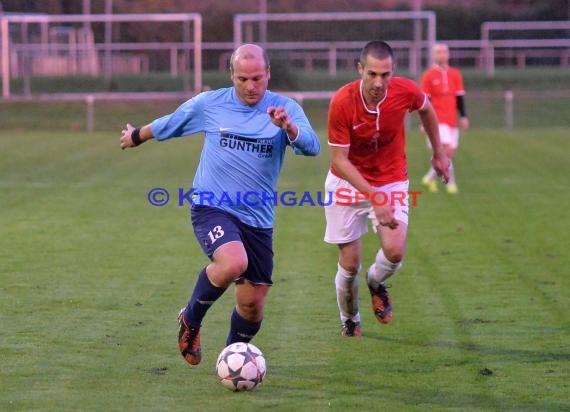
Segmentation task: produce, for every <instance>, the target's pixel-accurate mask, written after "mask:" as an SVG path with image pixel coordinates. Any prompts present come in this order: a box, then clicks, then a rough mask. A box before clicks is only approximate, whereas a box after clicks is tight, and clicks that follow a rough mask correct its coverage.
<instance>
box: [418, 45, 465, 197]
mask: <svg viewBox="0 0 570 412" xmlns="http://www.w3.org/2000/svg"><path fill="white" fill-rule="evenodd" d="M432 56H433V62H434V64H433V66H432V67H431V68H429V69H428V70H426V71H425V73H424V74H423V76H422V81H421V87H422V90H423V91H424V92H425V93H426V94H427V95H428V96H429V99H430V101H431V104H432V105H433V108H434V109H435V112H436V113H437V120H438V122H439V136H440V139H441V143H442V145H443V149H444V150H445V154H446V155H447V157H449V159H450V161H451V159H453V156H454V155H455V151H456V150H457V147H458V146H459V128H458V127H457V126H458V124H457V123H458V122H457V112H459V115H460V117H459V126H461V128H462V129H468V128H469V119H468V118H467V113H466V112H465V101H464V96H465V88H464V87H463V77H462V76H461V72H460V71H459V70H457V69H455V68H453V67H450V66H449V48H448V47H447V44H444V43H437V44H435V45H434V46H433V48H432ZM422 183H423V184H424V185H425V186H427V188H428V189H429V191H430V192H437V181H436V172H435V170H434V168H433V167H430V169H429V170H428V172H427V174H426V175H425V176H424V177H423V179H422ZM446 189H447V192H448V193H457V191H458V189H457V183H456V182H455V171H454V169H453V163H451V165H450V167H449V181H448V182H447V185H446Z"/></svg>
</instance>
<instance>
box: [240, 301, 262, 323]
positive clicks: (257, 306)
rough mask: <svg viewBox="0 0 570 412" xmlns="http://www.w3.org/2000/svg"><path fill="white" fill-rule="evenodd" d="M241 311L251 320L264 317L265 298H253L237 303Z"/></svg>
mask: <svg viewBox="0 0 570 412" xmlns="http://www.w3.org/2000/svg"><path fill="white" fill-rule="evenodd" d="M237 306H238V310H239V313H240V314H241V315H242V316H243V317H244V318H245V319H247V320H249V321H258V320H260V319H261V318H262V317H263V306H264V305H263V299H257V300H256V299H251V300H246V301H243V302H238V304H237Z"/></svg>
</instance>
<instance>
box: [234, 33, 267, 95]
mask: <svg viewBox="0 0 570 412" xmlns="http://www.w3.org/2000/svg"><path fill="white" fill-rule="evenodd" d="M230 77H231V79H232V82H233V83H234V88H235V91H236V94H237V96H238V97H239V99H240V100H241V101H242V102H243V103H245V104H247V105H249V106H253V105H256V104H257V103H259V101H260V100H261V99H262V98H263V96H264V95H265V91H266V90H267V86H268V84H269V79H270V78H271V74H270V72H269V59H268V58H267V53H266V52H265V50H263V49H262V48H261V47H259V46H257V45H255V44H244V45H243V46H240V47H238V48H237V49H236V51H235V52H233V54H232V57H231V58H230Z"/></svg>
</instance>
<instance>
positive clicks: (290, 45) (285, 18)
mask: <svg viewBox="0 0 570 412" xmlns="http://www.w3.org/2000/svg"><path fill="white" fill-rule="evenodd" d="M358 20H360V21H364V20H378V21H380V20H410V21H413V22H420V23H421V22H423V21H426V22H427V39H426V40H421V29H422V27H421V25H417V24H413V30H414V40H412V41H398V40H391V39H387V40H389V41H390V45H392V46H393V47H394V46H395V47H401V48H408V50H409V53H410V59H409V61H410V67H409V69H410V73H412V74H417V73H418V72H419V68H420V66H421V63H419V61H421V60H420V58H421V51H422V49H427V50H429V49H431V47H432V46H433V45H434V44H435V42H436V14H435V13H434V12H433V11H387V12H384V11H376V12H374V11H371V12H347V13H344V12H328V13H327V12H326V13H267V14H266V13H264V14H236V15H235V16H234V46H235V47H238V46H239V45H241V44H243V43H244V42H253V36H252V32H251V31H250V32H249V33H248V32H247V29H246V27H244V26H245V25H246V24H247V23H251V24H253V23H258V24H260V35H261V36H266V34H267V28H266V26H267V23H268V22H271V21H275V22H293V23H294V22H300V21H324V22H327V21H330V22H333V21H337V22H338V21H358ZM368 40H372V39H368ZM365 42H366V40H363V41H357V42H355V41H351V42H339V41H333V40H331V41H328V42H323V41H319V42H312V41H310V40H307V41H302V42H299V41H296V42H290V41H282V42H267V41H266V38H261V39H259V43H260V44H261V45H263V46H264V47H265V48H266V49H275V50H286V49H288V50H295V49H303V48H304V49H305V50H309V49H311V50H328V51H329V52H330V58H329V73H330V74H331V75H333V76H334V75H336V49H337V47H339V48H354V49H358V48H361V47H362V46H363V44H364V43H365ZM428 56H429V57H428V59H429V61H430V62H431V53H428Z"/></svg>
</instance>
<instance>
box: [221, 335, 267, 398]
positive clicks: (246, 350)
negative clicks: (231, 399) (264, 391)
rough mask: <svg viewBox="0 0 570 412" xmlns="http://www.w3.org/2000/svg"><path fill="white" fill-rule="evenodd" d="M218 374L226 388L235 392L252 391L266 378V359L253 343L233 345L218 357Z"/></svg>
mask: <svg viewBox="0 0 570 412" xmlns="http://www.w3.org/2000/svg"><path fill="white" fill-rule="evenodd" d="M216 372H217V373H218V377H219V379H220V383H221V384H222V385H224V386H225V387H226V388H228V389H230V390H232V391H235V392H238V391H250V390H253V389H255V388H257V386H258V385H259V384H260V383H261V382H262V381H263V378H264V377H265V372H266V369H265V358H264V357H263V353H261V351H260V350H259V349H258V348H257V347H256V346H255V345H252V344H251V343H244V342H236V343H232V344H231V345H229V346H227V347H225V348H224V349H223V350H222V352H221V353H220V355H219V356H218V360H217V361H216Z"/></svg>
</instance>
